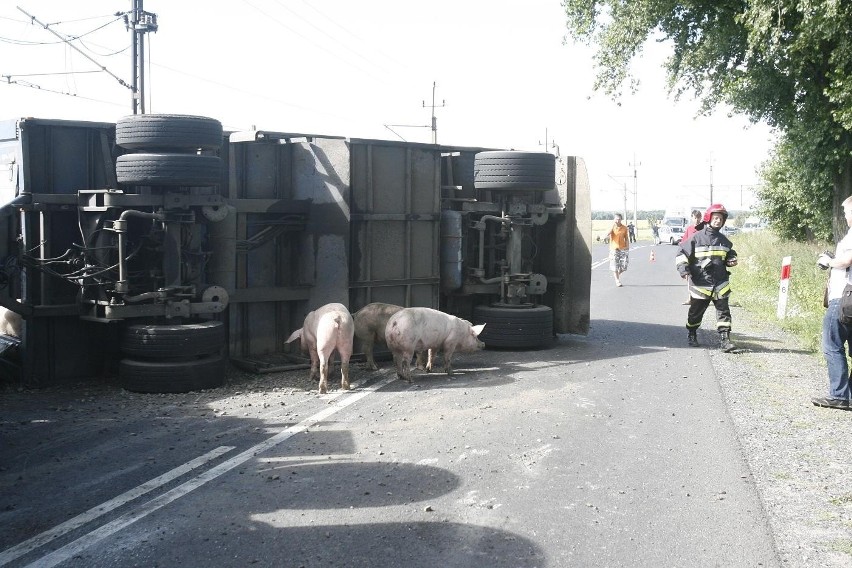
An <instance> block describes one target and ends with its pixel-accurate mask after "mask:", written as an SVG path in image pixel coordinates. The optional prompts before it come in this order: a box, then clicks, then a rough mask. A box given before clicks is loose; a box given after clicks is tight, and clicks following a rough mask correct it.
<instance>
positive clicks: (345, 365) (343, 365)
mask: <svg viewBox="0 0 852 568" xmlns="http://www.w3.org/2000/svg"><path fill="white" fill-rule="evenodd" d="M337 353H338V355H340V388H341V389H342V390H349V358H350V357H352V350H351V349H347V348H346V347H345V346H344V348H343V349H338V350H337Z"/></svg>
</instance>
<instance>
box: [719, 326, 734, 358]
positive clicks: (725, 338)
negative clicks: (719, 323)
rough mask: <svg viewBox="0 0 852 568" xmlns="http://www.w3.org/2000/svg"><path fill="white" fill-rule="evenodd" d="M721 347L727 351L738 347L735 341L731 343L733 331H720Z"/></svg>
mask: <svg viewBox="0 0 852 568" xmlns="http://www.w3.org/2000/svg"><path fill="white" fill-rule="evenodd" d="M719 349H721V350H722V351H724V352H725V353H730V352H731V351H733V350H734V349H736V347H735V346H734V344H733V343H731V332H730V331H720V332H719Z"/></svg>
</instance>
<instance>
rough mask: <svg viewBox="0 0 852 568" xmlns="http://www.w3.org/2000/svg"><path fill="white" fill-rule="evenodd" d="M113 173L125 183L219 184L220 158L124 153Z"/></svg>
mask: <svg viewBox="0 0 852 568" xmlns="http://www.w3.org/2000/svg"><path fill="white" fill-rule="evenodd" d="M115 175H116V178H117V179H118V182H119V183H123V184H125V185H180V186H210V185H218V184H219V182H220V181H221V177H222V160H221V159H220V158H219V157H218V156H199V155H196V154H124V155H123V156H119V157H118V159H117V160H116V162H115Z"/></svg>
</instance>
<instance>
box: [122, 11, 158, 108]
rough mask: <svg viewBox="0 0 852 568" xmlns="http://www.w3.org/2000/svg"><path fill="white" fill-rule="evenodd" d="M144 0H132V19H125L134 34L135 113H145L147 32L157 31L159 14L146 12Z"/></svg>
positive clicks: (133, 97)
mask: <svg viewBox="0 0 852 568" xmlns="http://www.w3.org/2000/svg"><path fill="white" fill-rule="evenodd" d="M143 1H144V0H130V4H131V8H130V19H129V20H125V25H126V26H127V28H128V29H129V30H130V33H131V34H133V41H132V44H131V47H132V50H131V51H132V52H131V59H132V60H133V62H132V64H133V84H132V85H131V87H130V88H131V97H132V101H131V105H132V107H133V114H145V34H146V33H148V32H156V31H157V14H152V13H151V12H146V11H145V10H144V9H143V8H142V3H143Z"/></svg>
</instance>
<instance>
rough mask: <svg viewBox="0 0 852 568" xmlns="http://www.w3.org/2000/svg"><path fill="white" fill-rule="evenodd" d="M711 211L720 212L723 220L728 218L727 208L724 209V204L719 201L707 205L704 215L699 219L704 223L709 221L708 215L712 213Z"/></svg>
mask: <svg viewBox="0 0 852 568" xmlns="http://www.w3.org/2000/svg"><path fill="white" fill-rule="evenodd" d="M713 213H721V214H722V220H723V221H727V220H728V210H727V209H725V206H724V205H722V204H721V203H714V204H713V205H711V206H710V207H708V208H707V211H705V212H704V217H703V218H702V219H701V220H702V221H703V222H705V223H709V222H710V216H711V215H713ZM722 224H723V225H724V224H725V223H722Z"/></svg>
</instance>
